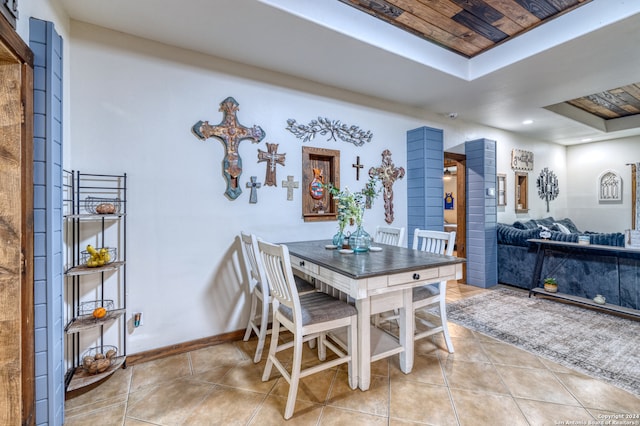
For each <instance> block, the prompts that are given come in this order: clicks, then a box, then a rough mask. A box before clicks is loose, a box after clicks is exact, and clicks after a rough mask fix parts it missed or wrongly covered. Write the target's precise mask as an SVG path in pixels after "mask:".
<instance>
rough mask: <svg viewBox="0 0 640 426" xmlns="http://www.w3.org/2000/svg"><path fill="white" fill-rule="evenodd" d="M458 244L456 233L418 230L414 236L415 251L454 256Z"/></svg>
mask: <svg viewBox="0 0 640 426" xmlns="http://www.w3.org/2000/svg"><path fill="white" fill-rule="evenodd" d="M455 243H456V232H455V231H452V232H443V231H428V230H426V229H418V228H416V231H415V232H414V234H413V249H414V250H421V251H427V252H429V253H436V254H446V255H447V256H451V255H452V254H453V247H454V246H455Z"/></svg>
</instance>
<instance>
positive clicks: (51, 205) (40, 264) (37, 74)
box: [29, 18, 65, 425]
mask: <svg viewBox="0 0 640 426" xmlns="http://www.w3.org/2000/svg"><path fill="white" fill-rule="evenodd" d="M29 47H30V48H31V50H32V51H33V53H34V81H33V98H34V99H33V100H34V102H33V108H34V129H33V146H34V155H33V185H34V191H33V192H34V200H33V206H34V299H35V300H34V303H35V306H34V310H35V311H34V327H35V374H36V377H35V384H36V395H35V399H36V424H38V425H62V424H63V422H64V394H65V390H64V373H65V372H64V341H63V329H64V324H63V296H62V294H63V270H62V268H63V259H62V38H61V37H60V36H59V35H58V34H57V33H56V31H55V29H54V26H53V24H52V23H51V22H46V21H41V20H38V19H33V18H31V19H30V21H29Z"/></svg>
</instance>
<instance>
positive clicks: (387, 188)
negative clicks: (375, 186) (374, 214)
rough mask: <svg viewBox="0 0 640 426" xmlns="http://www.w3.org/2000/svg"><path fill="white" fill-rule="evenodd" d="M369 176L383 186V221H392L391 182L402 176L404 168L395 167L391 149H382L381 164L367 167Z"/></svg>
mask: <svg viewBox="0 0 640 426" xmlns="http://www.w3.org/2000/svg"><path fill="white" fill-rule="evenodd" d="M369 176H371V177H378V178H379V179H380V181H381V182H382V187H383V188H384V192H383V196H384V221H385V222H387V223H392V222H393V183H394V182H395V181H396V180H397V179H402V178H403V177H404V168H402V167H400V168H396V166H395V165H394V164H393V162H392V161H391V151H389V150H388V149H385V150H384V151H382V165H381V166H380V167H372V168H370V169H369Z"/></svg>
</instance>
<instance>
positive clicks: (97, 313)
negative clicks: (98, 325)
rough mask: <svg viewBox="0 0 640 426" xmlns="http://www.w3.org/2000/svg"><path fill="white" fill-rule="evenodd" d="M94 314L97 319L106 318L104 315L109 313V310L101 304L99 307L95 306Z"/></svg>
mask: <svg viewBox="0 0 640 426" xmlns="http://www.w3.org/2000/svg"><path fill="white" fill-rule="evenodd" d="M92 315H93V317H94V318H96V319H100V318H104V316H105V315H107V310H106V309H105V308H103V307H102V306H101V307H99V308H95V309H94V310H93V314H92Z"/></svg>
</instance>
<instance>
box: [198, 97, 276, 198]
mask: <svg viewBox="0 0 640 426" xmlns="http://www.w3.org/2000/svg"><path fill="white" fill-rule="evenodd" d="M238 106H239V104H238V102H236V100H235V99H233V98H232V97H228V98H227V99H225V100H224V101H222V103H220V109H219V110H218V111H222V121H221V122H220V124H218V125H217V126H212V125H210V124H209V122H208V121H204V122H203V121H198V122H197V123H196V124H194V125H193V127H192V128H191V130H192V131H193V133H194V134H195V135H196V137H197V138H198V139H200V140H205V139H207V138H210V137H216V138H218V139H220V140H221V141H222V143H223V144H224V147H225V154H224V160H222V169H223V170H224V177H225V179H226V180H227V190H226V191H225V194H226V195H227V196H228V197H229V198H230V199H232V200H235V199H236V198H238V196H239V195H240V194H241V193H242V189H241V188H240V185H238V182H239V179H240V175H241V174H242V159H241V158H240V155H239V154H238V145H239V144H240V142H241V141H243V140H245V139H250V140H251V142H253V143H258V142H260V141H261V140H262V139H264V137H265V133H264V130H262V128H260V126H253V127H251V128H249V127H244V126H242V125H241V124H239V123H238V118H237V117H236V113H237V112H238V110H239V109H240V108H238Z"/></svg>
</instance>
